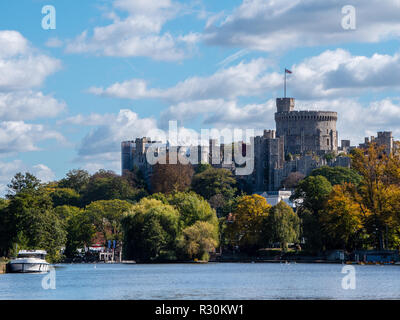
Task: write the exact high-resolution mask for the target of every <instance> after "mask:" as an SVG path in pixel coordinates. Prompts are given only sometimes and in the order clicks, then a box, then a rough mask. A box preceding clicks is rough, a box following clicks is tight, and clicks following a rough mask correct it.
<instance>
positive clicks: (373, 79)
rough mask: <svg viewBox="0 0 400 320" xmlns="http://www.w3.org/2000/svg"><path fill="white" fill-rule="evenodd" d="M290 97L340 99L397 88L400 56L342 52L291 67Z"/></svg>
mask: <svg viewBox="0 0 400 320" xmlns="http://www.w3.org/2000/svg"><path fill="white" fill-rule="evenodd" d="M291 70H292V71H293V74H292V75H290V76H289V78H288V87H289V88H290V90H291V92H292V94H293V95H294V96H296V97H300V98H307V99H310V98H313V99H315V98H323V97H335V98H336V97H343V96H350V95H351V96H354V95H356V94H361V93H363V92H365V91H366V90H369V91H370V90H373V91H378V90H382V89H387V88H399V87H400V55H399V54H398V53H397V54H394V55H393V56H391V55H383V54H378V53H375V54H374V55H372V56H371V57H367V56H354V55H352V54H351V53H350V52H348V51H346V50H343V49H336V50H334V51H330V50H328V51H325V52H323V53H321V54H320V55H318V56H315V57H311V58H307V59H305V60H304V61H303V62H301V63H299V64H296V65H294V66H292V67H291Z"/></svg>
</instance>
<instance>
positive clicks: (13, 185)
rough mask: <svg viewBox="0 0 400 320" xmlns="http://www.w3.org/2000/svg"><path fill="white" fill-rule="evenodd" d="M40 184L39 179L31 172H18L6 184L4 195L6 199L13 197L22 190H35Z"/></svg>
mask: <svg viewBox="0 0 400 320" xmlns="http://www.w3.org/2000/svg"><path fill="white" fill-rule="evenodd" d="M40 186H41V183H40V180H39V179H38V178H36V177H35V176H34V175H33V174H31V173H29V172H25V174H22V173H21V172H18V173H17V174H16V175H15V176H14V177H13V178H12V180H11V182H10V184H8V193H7V195H6V197H7V198H8V199H11V198H13V197H14V196H16V195H17V194H18V193H20V192H22V191H24V190H31V191H35V190H37V189H38V188H39V187H40Z"/></svg>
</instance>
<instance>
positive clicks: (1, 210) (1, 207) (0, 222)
mask: <svg viewBox="0 0 400 320" xmlns="http://www.w3.org/2000/svg"><path fill="white" fill-rule="evenodd" d="M8 204H9V201H8V200H5V199H0V256H8V251H9V249H10V247H11V245H12V241H11V240H12V236H13V229H14V228H13V227H14V226H13V221H12V217H11V216H10V212H9V210H7V206H8Z"/></svg>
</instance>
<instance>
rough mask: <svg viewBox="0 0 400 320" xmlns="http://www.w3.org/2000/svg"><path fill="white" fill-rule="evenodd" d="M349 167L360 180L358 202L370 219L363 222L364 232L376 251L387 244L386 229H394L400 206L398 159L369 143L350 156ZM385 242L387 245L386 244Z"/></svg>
mask: <svg viewBox="0 0 400 320" xmlns="http://www.w3.org/2000/svg"><path fill="white" fill-rule="evenodd" d="M352 166H353V168H354V169H355V170H356V171H357V172H358V173H359V174H360V175H361V176H362V180H361V183H360V185H359V187H358V189H357V191H358V195H359V199H358V201H359V202H360V203H361V204H362V205H363V208H365V209H363V210H368V211H369V212H370V213H371V215H370V217H369V219H368V221H367V222H366V228H367V232H368V233H369V235H370V236H371V238H372V239H373V242H374V245H375V247H376V248H378V249H383V248H384V247H386V244H388V240H389V239H388V238H389V237H390V236H389V232H388V231H389V230H388V229H389V227H392V228H396V226H395V225H393V222H394V221H396V220H397V221H398V216H399V215H398V212H399V211H398V209H399V206H398V203H399V202H400V179H399V178H400V158H399V155H398V154H389V155H387V154H386V153H385V146H381V147H378V146H377V145H376V144H374V143H372V144H370V145H369V147H368V149H365V150H362V149H355V150H353V152H352ZM385 238H386V241H385Z"/></svg>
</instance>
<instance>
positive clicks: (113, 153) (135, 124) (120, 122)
mask: <svg viewBox="0 0 400 320" xmlns="http://www.w3.org/2000/svg"><path fill="white" fill-rule="evenodd" d="M61 123H62V124H70V125H78V126H80V125H90V126H94V128H93V129H92V130H91V131H90V132H89V133H88V134H87V135H86V136H85V137H84V138H83V139H82V141H81V143H80V145H79V146H78V157H77V158H76V159H75V162H78V163H83V164H84V168H85V169H88V170H90V171H91V172H92V171H96V170H98V169H99V168H109V169H112V170H115V171H119V170H120V165H121V163H120V160H121V154H120V147H121V142H122V141H124V140H134V139H135V138H137V137H144V136H152V134H151V132H154V130H156V129H157V121H156V120H155V119H153V118H140V117H139V116H138V114H136V113H135V112H133V111H131V110H128V109H122V110H120V111H119V113H118V114H91V115H88V116H84V115H77V116H75V117H70V118H68V119H65V120H63V121H61V122H60V124H61Z"/></svg>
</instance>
